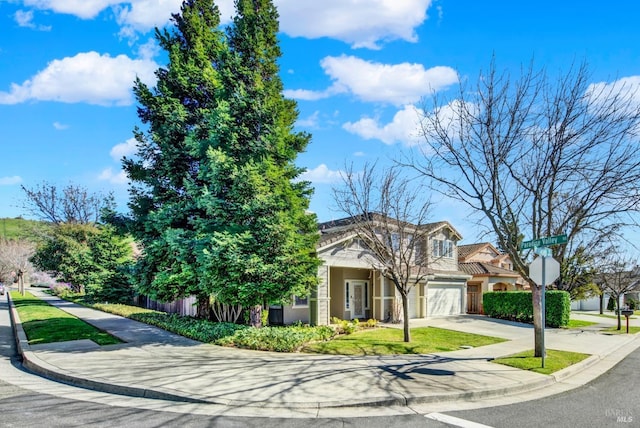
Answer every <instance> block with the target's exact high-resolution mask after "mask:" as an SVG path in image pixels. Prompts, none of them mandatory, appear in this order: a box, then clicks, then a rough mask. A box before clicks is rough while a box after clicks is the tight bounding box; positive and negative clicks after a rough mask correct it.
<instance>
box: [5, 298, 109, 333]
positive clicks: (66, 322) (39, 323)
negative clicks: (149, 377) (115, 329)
mask: <svg viewBox="0 0 640 428" xmlns="http://www.w3.org/2000/svg"><path fill="white" fill-rule="evenodd" d="M11 299H12V300H13V302H14V305H15V306H16V310H17V311H18V316H19V317H20V321H21V322H22V328H23V329H24V332H25V334H26V335H27V338H28V339H29V344H30V345H36V344H41V343H53V342H66V341H69V340H81V339H89V340H93V341H94V342H95V343H97V344H98V345H113V344H116V343H122V341H121V340H120V339H118V338H117V337H114V336H112V335H110V334H109V333H107V332H104V331H102V330H100V329H97V328H96V327H94V326H92V325H90V324H87V323H86V322H84V321H82V320H81V319H79V318H76V317H74V316H73V315H71V314H69V313H67V312H65V311H63V310H61V309H58V308H56V307H55V306H51V305H50V304H48V303H47V302H45V301H44V300H41V299H38V298H37V297H34V296H33V295H32V294H30V293H25V295H24V296H22V295H21V294H20V293H19V292H17V291H12V292H11Z"/></svg>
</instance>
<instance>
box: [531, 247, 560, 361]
mask: <svg viewBox="0 0 640 428" xmlns="http://www.w3.org/2000/svg"><path fill="white" fill-rule="evenodd" d="M566 242H567V235H557V236H549V237H546V238H540V239H534V240H531V241H525V242H523V243H522V244H521V245H520V249H521V250H526V249H529V248H533V249H534V251H535V253H536V254H538V255H539V257H536V259H535V260H534V261H532V262H531V263H530V264H529V277H530V278H531V279H532V280H533V281H534V282H535V283H536V284H538V285H539V286H541V287H542V292H541V294H540V311H541V312H542V340H541V341H542V344H541V345H542V368H544V357H545V354H546V352H547V351H546V349H545V345H544V329H545V327H546V324H547V320H546V308H545V306H546V305H545V294H546V290H547V285H550V284H552V283H553V282H554V281H555V280H556V279H558V277H559V276H560V263H558V261H557V260H556V259H554V258H553V257H552V256H551V249H550V248H548V246H551V245H559V244H565V243H566Z"/></svg>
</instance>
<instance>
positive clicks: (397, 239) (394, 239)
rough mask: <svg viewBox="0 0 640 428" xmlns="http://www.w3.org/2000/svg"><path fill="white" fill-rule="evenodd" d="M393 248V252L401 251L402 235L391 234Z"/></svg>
mask: <svg viewBox="0 0 640 428" xmlns="http://www.w3.org/2000/svg"><path fill="white" fill-rule="evenodd" d="M391 248H392V249H393V251H398V250H399V249H400V235H398V234H397V233H392V234H391Z"/></svg>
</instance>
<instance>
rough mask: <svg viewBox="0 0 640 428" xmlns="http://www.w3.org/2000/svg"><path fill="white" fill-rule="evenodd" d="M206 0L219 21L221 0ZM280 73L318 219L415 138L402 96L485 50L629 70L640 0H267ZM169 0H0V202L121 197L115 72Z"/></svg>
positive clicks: (121, 96)
mask: <svg viewBox="0 0 640 428" xmlns="http://www.w3.org/2000/svg"><path fill="white" fill-rule="evenodd" d="M217 4H218V5H219V6H220V9H221V12H222V16H223V21H228V20H229V18H230V17H231V15H232V14H233V1H232V0H224V1H219V2H218V3H217ZM275 4H276V5H277V6H278V9H279V11H280V15H281V47H282V51H283V57H282V60H281V77H282V80H283V82H284V86H285V90H286V95H287V96H289V97H292V98H295V99H296V100H297V101H298V106H299V110H300V118H299V121H298V128H299V129H300V130H305V131H308V132H310V133H312V135H313V140H312V143H311V144H310V146H309V147H308V150H307V151H306V152H305V153H303V154H301V155H300V156H299V158H298V164H299V165H300V166H303V167H306V168H307V169H308V172H307V174H306V175H305V178H307V179H309V180H311V181H312V182H313V185H314V187H315V195H314V197H313V199H312V202H311V209H312V210H313V211H315V212H316V213H317V214H318V218H319V220H320V221H326V220H331V219H332V218H338V217H340V216H341V214H340V213H339V212H336V211H335V210H333V209H332V206H333V203H332V199H331V187H332V186H333V185H336V184H337V183H339V180H340V171H341V170H342V169H344V166H345V164H347V163H352V162H353V164H354V166H355V168H356V169H357V168H358V167H359V166H361V165H362V164H363V163H364V162H367V161H368V162H372V161H375V160H377V159H380V162H381V163H384V162H387V161H388V159H389V158H393V157H396V156H398V155H399V154H400V153H402V152H403V150H406V149H407V148H409V147H411V146H412V145H414V144H416V141H417V140H416V137H415V135H416V130H417V127H416V124H417V116H416V113H415V109H416V107H418V106H419V105H420V100H421V98H422V97H425V96H428V95H429V93H430V91H431V90H435V91H438V92H442V93H444V92H446V91H447V90H450V89H452V88H455V84H456V83H457V81H458V79H467V78H470V79H474V78H475V77H476V76H477V75H478V73H479V71H480V70H481V69H483V68H486V67H487V65H488V63H489V62H490V60H491V57H492V55H495V59H496V63H497V64H498V67H499V68H501V69H507V70H513V71H514V73H517V71H518V70H519V68H520V67H521V65H523V64H525V65H526V64H528V63H529V62H530V61H531V59H532V58H533V59H534V61H535V64H536V66H537V67H546V68H547V69H548V70H549V71H557V70H561V69H562V70H566V69H567V68H568V67H569V66H570V65H571V63H572V62H576V61H578V62H579V61H581V60H583V59H586V60H587V61H588V62H589V65H590V68H591V71H592V72H593V75H592V79H593V83H598V82H614V81H616V80H619V79H622V78H627V79H628V80H627V82H628V83H629V82H630V83H631V84H633V85H636V86H637V85H640V31H638V24H637V19H638V17H639V16H640V2H636V1H633V0H627V1H618V2H611V3H602V2H595V1H580V2H578V1H564V2H563V1H558V0H552V1H551V0H539V1H536V2H531V1H529V2H527V1H484V2H481V1H471V0H467V1H460V0H457V1H456V0H366V1H364V0H323V1H317V0H275ZM179 6H180V1H179V0H131V1H128V2H123V1H119V0H20V1H19V0H0V128H1V129H2V133H1V134H0V148H1V151H0V153H1V154H2V162H1V163H0V217H15V216H19V215H26V213H25V212H24V211H23V209H22V208H21V206H20V205H21V202H20V201H21V200H22V198H23V194H22V191H21V190H20V186H21V185H24V186H26V187H33V186H36V185H38V184H40V183H42V182H43V181H47V182H49V183H53V184H57V185H59V186H64V185H67V184H70V183H72V184H80V185H83V186H85V187H87V188H88V189H89V190H91V191H95V192H98V191H101V192H108V191H113V192H114V194H115V195H116V198H117V200H118V202H119V204H120V209H121V210H123V211H124V210H126V201H127V182H126V178H125V177H124V176H123V174H122V171H121V168H120V161H119V159H120V158H121V157H122V156H123V155H131V154H132V153H133V150H134V148H135V146H134V143H133V140H132V130H133V128H134V127H135V126H136V125H139V121H138V118H137V115H136V104H135V100H134V98H133V96H132V93H131V86H132V82H133V79H134V77H135V76H136V75H138V76H140V77H141V78H142V79H143V80H144V81H145V82H147V83H149V84H151V85H153V83H154V80H153V79H154V78H153V72H154V71H155V69H157V68H158V67H159V66H161V65H164V63H163V61H164V56H163V54H162V52H160V51H159V50H158V48H157V45H156V44H155V42H154V40H153V31H152V29H153V28H154V27H156V26H158V27H162V26H164V25H166V24H167V23H168V18H169V16H170V13H172V12H177V11H178V10H179ZM468 214H469V213H468V212H467V211H466V209H465V208H463V207H460V205H458V204H454V203H451V202H448V201H444V200H439V201H438V204H437V209H436V210H435V211H434V213H433V220H434V221H438V220H448V221H450V222H451V223H452V224H453V225H454V226H455V227H456V228H457V229H458V230H459V231H460V232H461V233H462V235H463V236H464V237H465V239H464V243H471V242H474V241H475V240H477V239H484V238H481V237H479V236H478V234H477V228H476V227H475V226H474V224H473V223H472V222H471V221H469V220H468V218H467V216H468Z"/></svg>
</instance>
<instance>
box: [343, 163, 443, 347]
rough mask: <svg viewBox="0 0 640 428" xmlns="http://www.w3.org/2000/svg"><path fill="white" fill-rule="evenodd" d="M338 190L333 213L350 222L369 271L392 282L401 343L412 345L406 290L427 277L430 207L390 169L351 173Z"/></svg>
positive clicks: (396, 170) (418, 190)
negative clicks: (362, 246) (397, 301)
mask: <svg viewBox="0 0 640 428" xmlns="http://www.w3.org/2000/svg"><path fill="white" fill-rule="evenodd" d="M342 178H343V186H341V187H337V188H334V190H333V194H334V200H335V202H336V205H337V207H338V208H339V209H340V210H341V211H343V212H344V213H346V214H347V215H348V216H349V217H350V221H351V226H352V227H353V228H354V230H355V231H356V233H357V235H358V237H359V238H360V239H361V240H362V241H363V243H364V244H365V246H366V247H367V249H368V250H369V251H368V252H367V256H368V257H369V258H370V262H371V266H372V268H373V269H375V270H377V271H378V272H380V273H381V274H382V276H383V277H384V278H386V279H387V280H389V281H391V282H392V283H393V284H394V285H395V288H396V290H397V291H398V293H399V294H400V296H401V299H402V308H403V309H402V310H403V322H404V341H405V342H410V341H411V334H410V330H409V306H408V304H407V300H408V296H409V293H410V292H411V289H412V288H413V287H414V286H416V285H417V284H419V283H421V282H424V281H425V280H426V277H427V274H428V268H427V264H428V257H427V253H426V245H427V239H428V236H429V234H430V232H431V229H430V228H429V227H428V224H427V223H426V221H427V218H428V214H429V208H430V203H429V201H428V199H427V198H426V197H425V195H426V192H425V189H424V188H423V187H421V186H419V185H417V183H415V180H414V181H412V180H410V179H408V178H406V177H403V176H402V175H401V169H400V168H398V167H391V168H389V169H386V170H383V171H382V172H381V173H378V171H377V170H376V165H375V164H374V165H369V164H367V165H365V166H364V169H363V171H361V172H354V171H353V167H352V166H351V167H349V168H347V169H346V172H345V173H344V174H343V177H342Z"/></svg>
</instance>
